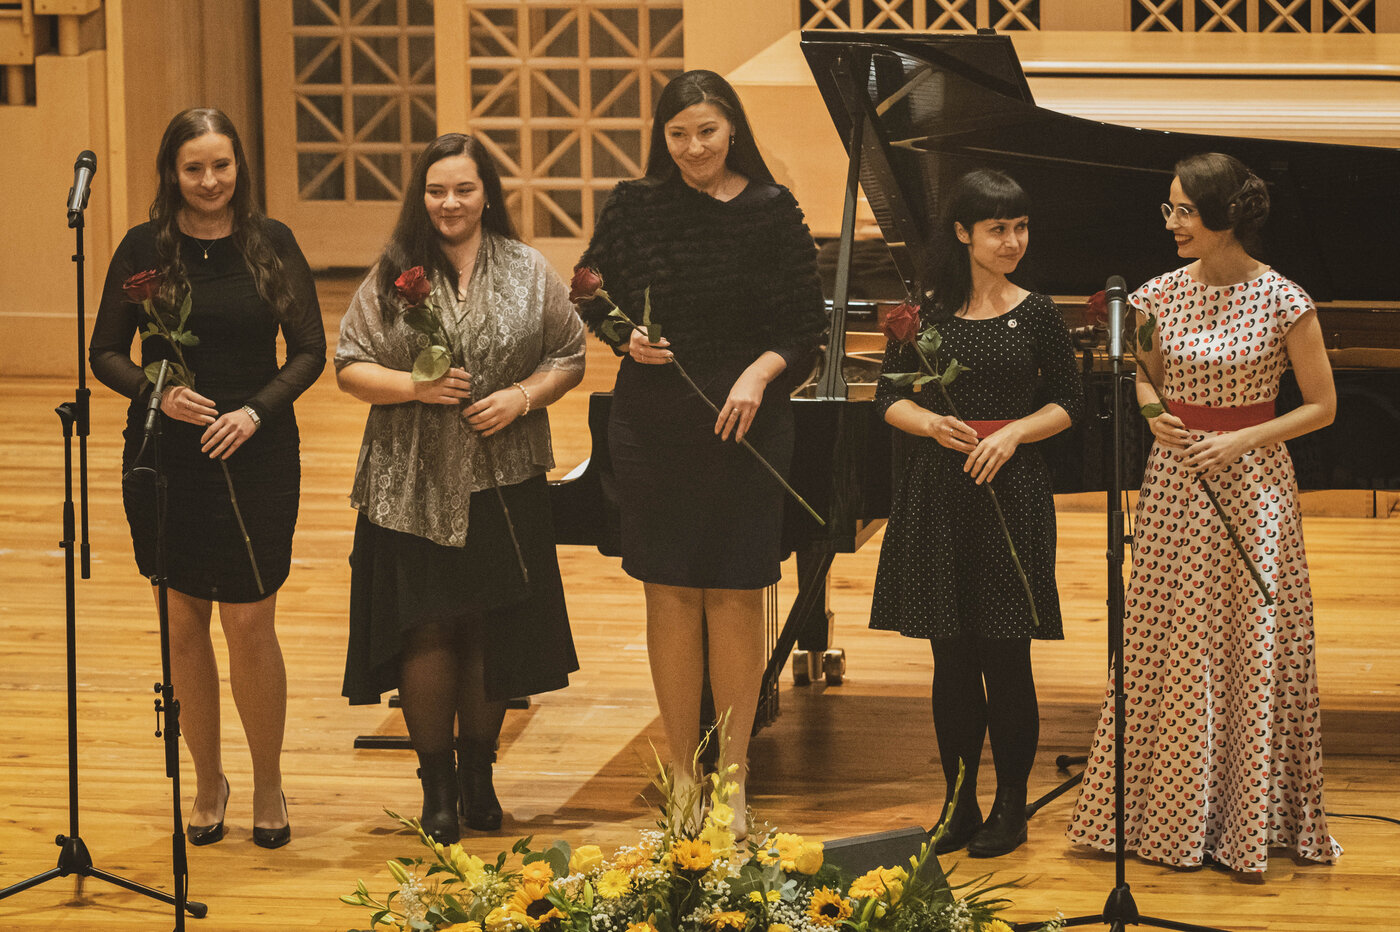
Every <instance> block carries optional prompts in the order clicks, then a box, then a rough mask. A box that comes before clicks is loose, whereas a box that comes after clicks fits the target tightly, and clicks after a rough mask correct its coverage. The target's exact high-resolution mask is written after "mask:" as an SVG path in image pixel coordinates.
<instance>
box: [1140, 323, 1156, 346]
mask: <svg viewBox="0 0 1400 932" xmlns="http://www.w3.org/2000/svg"><path fill="white" fill-rule="evenodd" d="M1156 330H1157V318H1155V317H1149V318H1147V319H1146V320H1144V321H1143V322H1142V323H1141V324H1140V325H1139V326H1138V329H1137V341H1138V346H1140V347H1141V348H1142V349H1145V350H1150V349H1152V334H1153V333H1154V332H1156Z"/></svg>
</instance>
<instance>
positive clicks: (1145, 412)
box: [1138, 401, 1167, 421]
mask: <svg viewBox="0 0 1400 932" xmlns="http://www.w3.org/2000/svg"><path fill="white" fill-rule="evenodd" d="M1138 410H1139V411H1141V412H1142V416H1143V417H1145V418H1147V419H1148V420H1149V421H1150V420H1152V419H1153V418H1154V417H1157V416H1158V415H1160V414H1164V413H1166V410H1167V409H1166V408H1165V407H1163V406H1162V405H1160V404H1158V403H1157V402H1155V401H1154V402H1153V403H1152V404H1150V405H1143V406H1142V407H1141V408H1139V409H1138Z"/></svg>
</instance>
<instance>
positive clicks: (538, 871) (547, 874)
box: [520, 859, 554, 883]
mask: <svg viewBox="0 0 1400 932" xmlns="http://www.w3.org/2000/svg"><path fill="white" fill-rule="evenodd" d="M520 879H521V880H523V881H525V882H527V883H528V882H530V881H535V882H543V883H549V882H550V881H551V880H553V879H554V868H552V867H550V866H549V862H548V861H545V860H543V859H541V860H539V861H531V862H530V863H529V864H526V865H525V866H524V867H522V868H521V869H520Z"/></svg>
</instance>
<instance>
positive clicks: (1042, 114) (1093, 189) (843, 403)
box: [553, 31, 1400, 728]
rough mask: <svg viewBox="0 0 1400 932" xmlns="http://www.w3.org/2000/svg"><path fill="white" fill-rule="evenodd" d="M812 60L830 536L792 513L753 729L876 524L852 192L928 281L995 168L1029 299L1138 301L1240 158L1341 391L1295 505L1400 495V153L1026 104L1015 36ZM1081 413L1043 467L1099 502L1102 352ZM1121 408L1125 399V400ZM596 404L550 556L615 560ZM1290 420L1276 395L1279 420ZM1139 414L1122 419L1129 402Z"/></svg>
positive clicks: (838, 48)
mask: <svg viewBox="0 0 1400 932" xmlns="http://www.w3.org/2000/svg"><path fill="white" fill-rule="evenodd" d="M802 50H803V53H804V55H805V56H806V59H807V62H808V64H809V66H810V67H811V70H812V73H813V75H814V77H815V79H816V84H817V87H818V89H819V91H820V93H821V95H822V98H823V100H824V102H825V104H826V107H827V110H828V111H829V113H830V115H831V118H832V120H833V122H834V123H835V126H836V130H837V132H838V133H839V134H840V136H841V138H842V140H843V141H844V142H845V145H846V150H847V153H848V155H849V156H850V163H849V171H848V175H847V184H846V192H845V193H846V200H845V207H844V212H843V216H842V230H841V239H840V241H839V247H838V259H837V266H836V274H835V281H834V289H833V290H834V293H833V294H832V295H831V298H830V303H831V307H832V328H831V336H830V340H829V343H828V347H827V351H826V356H825V359H824V361H823V363H822V365H821V366H820V368H819V370H818V372H817V373H816V374H815V375H814V378H813V379H812V380H811V381H809V383H808V384H807V386H806V387H805V388H804V389H803V390H801V391H800V392H799V394H798V395H797V396H795V399H794V401H795V408H796V419H797V446H796V451H795V455H794V463H793V475H792V477H791V481H792V484H793V486H794V487H795V488H796V489H797V490H798V491H799V492H800V493H801V494H802V495H803V496H804V497H805V498H806V499H807V501H808V502H810V503H811V504H812V506H813V507H814V508H815V509H816V510H817V511H818V513H820V514H822V515H823V516H824V517H825V518H826V521H827V524H826V526H825V527H820V526H818V525H817V524H816V523H815V522H814V521H812V520H811V518H810V517H809V516H807V515H806V514H805V513H804V512H803V511H802V510H801V509H800V508H799V507H797V506H795V505H794V504H792V503H791V502H789V505H788V509H787V514H786V516H785V526H784V545H785V547H786V548H787V549H788V550H789V551H790V552H793V553H795V554H796V556H797V565H798V593H797V596H796V598H795V600H794V602H793V605H792V607H791V609H790V611H789V613H788V615H787V618H786V621H785V623H784V624H783V626H782V628H781V630H780V631H776V632H774V633H773V635H774V636H772V637H771V638H770V642H771V646H772V652H771V655H770V658H769V662H768V666H767V670H766V673H765V677H764V686H763V697H762V699H761V702H760V708H759V715H758V721H757V723H756V726H755V727H756V728H757V727H762V726H763V725H764V724H767V723H768V722H770V721H771V720H772V719H773V718H774V717H776V715H777V712H778V689H777V682H778V679H779V677H780V675H781V672H782V668H783V666H784V665H785V664H786V662H787V658H788V656H789V654H790V652H791V651H792V650H793V648H794V646H797V647H799V648H800V650H799V653H798V654H797V655H795V656H794V678H795V680H796V681H797V682H798V683H803V682H806V681H809V680H811V679H813V678H816V677H817V676H818V675H825V676H826V678H827V680H828V682H839V681H840V678H841V675H842V673H843V671H844V656H843V655H842V654H841V652H840V651H833V650H831V649H830V635H831V627H832V620H831V617H830V615H829V613H828V612H827V610H826V599H825V595H826V574H827V571H828V570H829V568H830V566H831V563H832V560H833V559H834V557H835V555H836V554H838V553H850V552H854V551H855V550H856V549H857V548H859V547H860V546H861V545H862V544H863V543H864V542H865V541H866V540H867V539H868V538H869V537H870V536H871V535H872V534H873V533H875V532H876V531H877V530H878V529H879V528H880V527H881V526H882V524H883V519H884V518H885V517H886V516H887V515H888V510H889V504H890V495H891V490H892V488H893V483H894V481H895V478H894V474H895V471H896V470H897V468H898V464H899V462H900V461H901V457H900V455H899V451H898V449H897V446H898V438H897V437H893V436H891V434H892V432H891V431H890V430H889V429H888V428H887V427H886V425H885V424H884V423H883V422H882V421H880V420H879V419H878V418H876V417H875V416H874V414H873V411H872V405H871V402H870V397H871V394H872V388H873V382H874V378H875V375H876V374H877V373H878V370H879V355H880V350H881V349H882V348H883V340H882V339H880V338H879V337H878V334H877V333H876V332H875V331H876V330H877V327H876V319H877V316H878V312H879V311H878V308H877V306H876V305H873V304H870V303H868V302H857V301H853V300H851V295H850V280H849V268H850V258H851V252H852V248H853V239H854V234H855V213H856V201H857V197H858V195H859V193H860V192H859V190H858V188H857V186H859V189H860V190H863V191H864V193H865V196H866V198H867V199H868V201H869V203H870V206H871V208H872V209H873V211H874V214H875V218H876V220H877V221H878V223H879V226H880V229H881V232H882V233H883V235H884V240H885V243H886V245H887V246H888V247H889V253H890V257H891V259H892V261H893V263H894V265H895V267H896V268H897V270H898V273H899V276H900V277H901V278H902V279H903V280H904V282H905V283H906V284H907V285H908V286H909V287H911V288H912V287H913V285H914V283H915V282H917V281H918V280H919V279H920V277H921V270H922V269H924V268H926V267H928V265H929V263H930V260H931V258H932V256H931V254H930V249H931V246H930V243H931V237H930V235H929V233H930V226H931V224H932V223H933V222H934V220H935V218H936V217H937V216H938V214H939V212H940V209H941V207H942V203H941V197H942V192H943V190H944V189H945V188H946V186H948V185H949V184H950V183H951V182H952V181H953V180H954V179H956V178H957V177H958V176H960V175H962V174H963V173H964V172H966V171H969V170H971V169H972V168H975V167H993V168H998V169H1001V170H1003V171H1006V172H1007V173H1009V174H1010V175H1012V176H1013V177H1014V178H1016V179H1017V181H1019V182H1020V183H1021V185H1022V186H1023V187H1025V189H1026V190H1027V192H1028V193H1029V194H1030V197H1031V201H1032V204H1033V205H1034V207H1033V224H1032V227H1033V231H1034V235H1033V236H1032V239H1031V247H1030V249H1029V251H1028V253H1027V256H1026V258H1025V260H1024V261H1023V262H1022V264H1021V267H1020V269H1018V271H1017V274H1016V276H1015V278H1016V280H1017V281H1018V283H1019V284H1021V285H1022V286H1024V287H1026V288H1029V289H1031V290H1033V291H1038V292H1043V293H1046V294H1050V295H1054V296H1063V297H1065V298H1068V300H1064V301H1062V303H1061V309H1062V310H1063V311H1064V312H1065V315H1066V318H1067V322H1068V323H1069V324H1070V325H1071V326H1072V327H1073V326H1074V325H1076V324H1079V323H1081V322H1082V320H1081V317H1080V315H1081V314H1082V302H1083V298H1082V297H1074V296H1083V295H1087V294H1090V293H1093V292H1095V291H1097V290H1099V289H1100V288H1102V287H1103V283H1104V281H1105V279H1106V278H1107V277H1108V276H1110V275H1115V274H1116V275H1122V276H1123V277H1124V278H1125V279H1126V280H1127V282H1128V284H1129V287H1130V288H1132V287H1136V286H1137V285H1139V284H1141V283H1142V282H1143V281H1146V280H1147V279H1149V278H1151V277H1153V276H1155V275H1158V274H1160V273H1161V272H1164V271H1167V270H1169V269H1172V268H1175V267H1177V266H1178V265H1179V264H1180V259H1179V258H1178V257H1177V256H1176V252H1175V249H1174V247H1173V245H1172V242H1171V239H1170V237H1168V236H1167V235H1166V234H1165V233H1164V232H1163V228H1162V221H1161V215H1160V214H1159V212H1158V209H1157V205H1158V204H1160V203H1161V202H1162V201H1163V200H1164V199H1165V195H1166V191H1167V188H1168V185H1169V184H1170V181H1171V178H1172V166H1173V165H1174V164H1175V162H1176V161H1177V160H1178V159H1180V158H1182V157H1183V156H1186V155H1190V154H1193V153H1196V152H1203V151H1210V150H1214V151H1221V152H1227V153H1230V154H1232V155H1235V156H1237V157H1238V158H1240V159H1241V160H1242V161H1244V162H1245V164H1247V165H1249V166H1250V167H1251V168H1252V169H1253V170H1254V171H1255V172H1256V173H1257V174H1258V175H1259V176H1260V177H1261V178H1263V179H1264V181H1265V182H1266V183H1267V184H1268V186H1269V192H1270V197H1271V201H1272V210H1271V214H1270V220H1269V223H1268V225H1267V227H1266V229H1265V231H1264V233H1265V255H1264V258H1265V259H1266V261H1268V262H1270V263H1271V264H1272V265H1274V266H1275V267H1277V268H1278V269H1279V270H1280V271H1282V272H1283V273H1284V274H1285V275H1287V276H1288V277H1290V278H1292V279H1294V280H1295V281H1297V282H1298V283H1299V284H1301V285H1302V286H1303V287H1304V288H1305V289H1307V291H1308V292H1309V293H1310V294H1311V295H1312V296H1313V298H1314V300H1315V301H1317V303H1318V306H1319V315H1320V319H1321V322H1322V326H1323V329H1324V333H1325V334H1326V337H1327V341H1328V347H1329V353H1330V354H1331V356H1332V360H1333V365H1334V372H1335V376H1336V381H1337V390H1338V414H1337V419H1336V422H1335V423H1334V424H1333V425H1332V426H1331V427H1329V428H1327V429H1326V430H1323V431H1318V432H1317V433H1315V434H1312V435H1309V436H1306V437H1303V438H1299V439H1298V440H1295V441H1292V442H1290V444H1289V448H1290V451H1291V452H1292V454H1293V457H1294V460H1295V463H1296V465H1297V469H1298V478H1299V485H1300V487H1302V488H1304V489H1370V490H1373V491H1382V490H1386V491H1389V490H1400V150H1392V149H1381V148H1370V147H1360V146H1341V145H1327V144H1319V143H1307V142H1288V141H1275V140H1263V139H1245V138H1234V137H1227V136H1206V135H1195V134H1186V133H1171V132H1161V131H1150V130H1141V129H1134V128H1130V127H1126V126H1118V125H1112V124H1106V123H1099V122H1095V121H1091V120H1084V119H1079V118H1076V117H1071V116H1066V115H1064V114H1060V113H1056V112H1053V111H1050V110H1045V109H1041V108H1038V107H1036V105H1035V103H1034V101H1033V99H1032V95H1031V92H1030V88H1029V86H1028V85H1027V83H1026V80H1025V76H1024V75H1023V73H1022V71H1021V67H1020V64H1019V62H1018V61H1017V58H1016V54H1015V51H1014V49H1013V47H1012V44H1011V41H1010V39H1009V38H1007V37H1006V36H1001V35H992V34H983V35H966V34H898V33H896V34H891V33H887V32H879V33H873V32H871V33H861V32H827V31H821V32H807V33H803V36H802ZM1082 359H1083V366H1082V369H1083V375H1084V379H1085V382H1086V385H1085V388H1086V401H1087V406H1086V416H1085V418H1084V419H1083V420H1084V423H1083V424H1082V425H1081V426H1080V427H1079V428H1078V429H1077V430H1076V431H1073V432H1067V433H1066V434H1065V435H1061V436H1060V437H1058V438H1054V439H1052V440H1051V441H1047V442H1046V444H1045V449H1044V452H1045V454H1046V456H1047V459H1048V460H1049V461H1050V463H1051V465H1052V469H1053V470H1054V472H1055V482H1056V491H1057V492H1084V491H1094V490H1103V489H1104V488H1106V475H1107V472H1106V470H1107V469H1108V468H1110V467H1109V464H1110V462H1111V461H1110V455H1111V449H1110V444H1109V440H1110V434H1109V429H1108V428H1109V425H1110V423H1111V417H1110V415H1111V412H1110V411H1109V410H1108V409H1109V407H1110V406H1111V402H1110V401H1109V399H1111V397H1112V385H1111V381H1110V380H1111V375H1110V374H1109V372H1108V366H1107V364H1106V360H1105V359H1104V358H1103V354H1102V351H1101V350H1096V349H1095V348H1094V347H1085V348H1083V349H1082ZM1125 395H1126V397H1127V398H1129V399H1131V397H1132V393H1131V392H1126V393H1125ZM609 400H610V396H609V395H607V394H603V393H600V394H595V395H594V396H593V398H592V400H591V403H590V406H589V425H590V430H591V433H592V438H593V447H592V457H591V458H590V460H589V461H588V463H587V464H586V465H585V466H584V467H581V468H580V469H579V470H575V473H574V474H573V475H571V476H570V477H568V478H567V479H565V480H563V481H561V482H558V483H555V484H554V486H553V496H554V512H555V523H556V534H557V539H558V542H559V543H568V544H587V545H592V546H596V547H597V548H598V549H599V550H600V551H602V552H603V553H605V554H611V555H616V554H617V553H618V534H617V531H618V522H617V515H616V507H615V500H616V499H615V495H614V490H613V488H612V485H611V484H612V473H611V468H610V463H609V458H608V451H607V417H608V402H609ZM1290 403H1292V404H1296V403H1297V391H1296V387H1294V386H1293V385H1292V384H1291V381H1289V380H1286V381H1285V386H1284V390H1283V397H1282V398H1281V406H1282V407H1285V408H1286V407H1287V406H1288V405H1289V404H1290ZM1129 404H1131V401H1130V402H1129ZM1123 416H1124V422H1125V424H1126V425H1128V430H1129V438H1128V443H1127V444H1126V446H1127V448H1128V449H1129V450H1130V451H1134V452H1135V454H1136V455H1132V454H1131V453H1130V455H1129V457H1128V459H1129V463H1128V465H1127V467H1126V470H1125V475H1124V477H1123V485H1124V487H1125V488H1133V487H1135V486H1136V484H1137V483H1138V481H1139V477H1140V474H1141V469H1142V454H1143V453H1144V452H1145V443H1146V439H1147V438H1145V437H1144V431H1143V429H1142V424H1141V421H1140V418H1138V416H1137V412H1136V409H1135V406H1134V407H1133V408H1132V409H1131V410H1128V411H1125V412H1123Z"/></svg>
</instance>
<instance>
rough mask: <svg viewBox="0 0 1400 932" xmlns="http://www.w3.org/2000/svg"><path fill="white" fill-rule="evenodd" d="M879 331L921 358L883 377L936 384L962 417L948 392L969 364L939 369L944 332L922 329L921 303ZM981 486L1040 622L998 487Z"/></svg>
mask: <svg viewBox="0 0 1400 932" xmlns="http://www.w3.org/2000/svg"><path fill="white" fill-rule="evenodd" d="M880 330H881V331H882V332H883V333H884V334H885V337H886V338H887V339H888V340H889V341H890V342H891V343H896V344H900V345H904V346H910V347H912V348H913V350H914V353H915V355H917V356H918V359H919V371H918V372H892V373H888V374H886V375H885V376H883V377H884V378H886V379H889V380H890V381H891V382H893V383H894V384H895V385H899V386H901V387H903V386H913V388H914V390H915V391H918V390H919V389H920V388H922V387H923V386H924V385H927V384H929V383H932V384H934V385H937V386H938V393H939V395H940V397H941V398H942V399H943V406H944V407H945V408H947V410H948V413H949V414H951V415H952V416H953V417H955V418H957V419H958V420H962V416H961V415H959V414H958V409H957V406H956V405H954V404H953V399H952V398H951V397H949V395H948V386H949V385H952V384H953V380H954V379H956V378H957V377H958V376H959V375H960V374H961V373H963V372H971V371H972V370H971V369H969V368H968V367H967V366H963V365H960V364H959V363H958V361H957V360H956V359H951V360H949V361H948V365H947V366H945V367H943V368H942V369H941V370H940V369H939V367H938V362H939V359H938V351H939V350H940V349H941V348H942V346H943V335H942V334H940V333H939V332H938V328H937V327H936V326H934V325H933V324H929V325H928V326H927V327H924V328H923V329H920V328H919V308H918V305H916V304H915V303H914V302H912V301H904V302H903V303H901V304H900V305H899V306H898V307H896V308H894V309H893V310H891V311H890V312H889V314H887V315H886V316H885V319H884V320H883V321H882V322H881V323H880ZM982 488H984V489H986V490H987V496H988V497H989V498H990V499H991V502H992V510H993V511H994V512H995V513H996V516H997V521H998V522H999V523H1000V524H1001V534H1002V537H1004V538H1005V539H1006V546H1007V549H1009V550H1010V551H1011V564H1012V565H1013V566H1014V567H1015V568H1016V575H1017V576H1018V577H1020V580H1021V588H1022V589H1024V590H1025V592H1026V601H1027V602H1028V603H1029V604H1030V608H1031V621H1032V622H1033V623H1034V624H1036V625H1039V624H1040V616H1039V615H1038V614H1037V613H1036V610H1035V596H1034V595H1032V594H1031V582H1030V580H1029V579H1027V578H1026V571H1025V570H1024V569H1022V567H1021V558H1020V557H1019V556H1018V555H1017V553H1016V544H1015V543H1014V542H1013V541H1012V540H1011V530H1010V529H1009V528H1008V527H1007V526H1006V516H1005V515H1004V514H1002V510H1001V502H1000V501H998V500H997V493H996V490H995V489H993V488H992V484H991V482H990V481H989V482H984V483H982Z"/></svg>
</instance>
